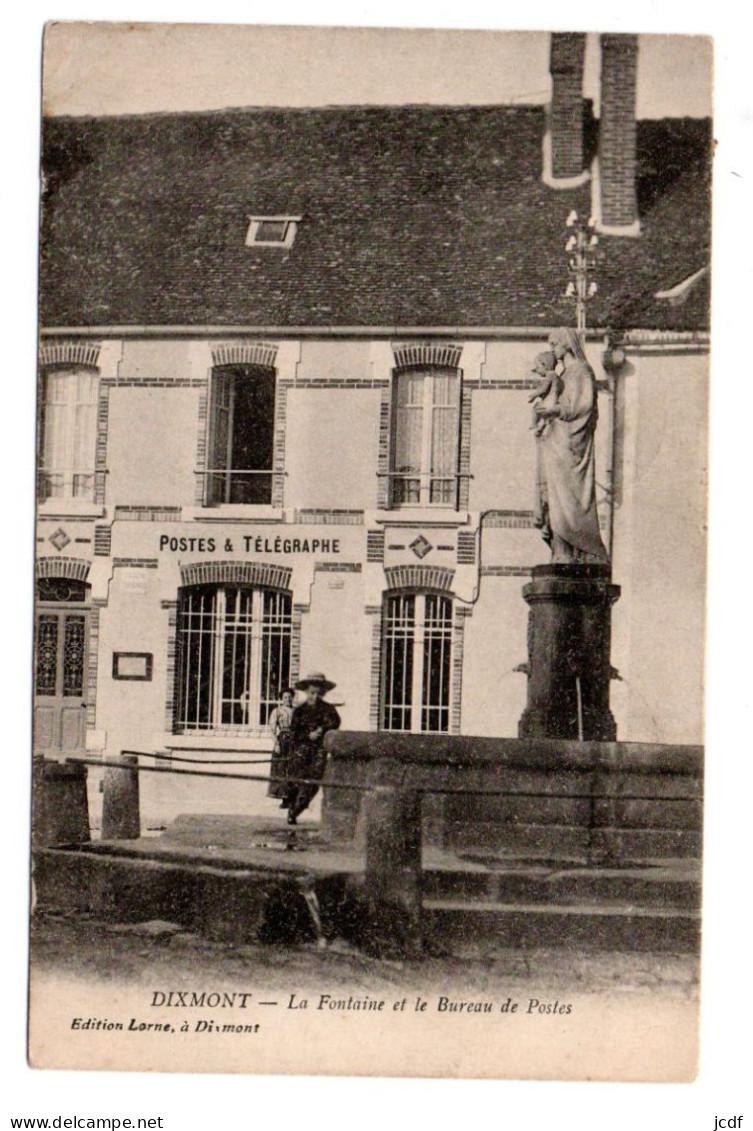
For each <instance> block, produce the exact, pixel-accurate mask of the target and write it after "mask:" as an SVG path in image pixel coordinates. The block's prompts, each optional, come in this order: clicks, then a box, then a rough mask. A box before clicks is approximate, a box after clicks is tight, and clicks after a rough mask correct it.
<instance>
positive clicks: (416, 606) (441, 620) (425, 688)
mask: <svg viewBox="0 0 753 1131" xmlns="http://www.w3.org/2000/svg"><path fill="white" fill-rule="evenodd" d="M451 655H452V601H451V599H450V598H449V597H444V596H441V595H440V594H438V593H400V594H396V595H395V596H393V597H387V598H386V600H385V607H384V627H383V665H382V670H383V685H382V687H383V695H382V727H383V729H384V730H405V731H413V732H424V731H444V732H447V731H448V730H449V727H450V674H451V666H450V664H451Z"/></svg>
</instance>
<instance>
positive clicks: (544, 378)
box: [528, 350, 562, 437]
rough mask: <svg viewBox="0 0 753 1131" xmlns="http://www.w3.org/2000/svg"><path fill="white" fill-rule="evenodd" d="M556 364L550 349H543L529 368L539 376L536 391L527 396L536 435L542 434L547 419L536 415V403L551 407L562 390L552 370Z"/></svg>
mask: <svg viewBox="0 0 753 1131" xmlns="http://www.w3.org/2000/svg"><path fill="white" fill-rule="evenodd" d="M556 364H557V359H556V357H555V356H554V354H553V353H552V351H551V350H545V351H544V352H543V353H539V354H537V355H536V359H535V361H534V363H533V368H532V369H531V372H532V373H535V374H536V375H537V376H538V377H540V378H541V380H540V381H539V384H538V388H537V389H536V392H535V393H534V394H533V396H530V397H529V398H528V402H529V404H533V422H532V424H531V428H532V429H533V431H534V432H535V433H536V436H537V437H539V436H541V435H542V434H543V432H544V431H545V430H546V427H547V424H548V423H549V421H548V420H546V419H545V418H543V417H540V416H538V415H537V413H536V404H540V405H542V406H543V407H544V408H552V407H553V406H554V405H556V404H557V401H558V400H559V395H560V393H561V392H562V381H561V379H560V377H559V376H558V375H557V373H555V370H554V367H555V365H556ZM534 402H535V403H534Z"/></svg>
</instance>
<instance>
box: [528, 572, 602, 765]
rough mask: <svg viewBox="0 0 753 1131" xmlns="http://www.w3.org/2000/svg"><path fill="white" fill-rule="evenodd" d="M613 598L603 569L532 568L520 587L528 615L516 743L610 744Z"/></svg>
mask: <svg viewBox="0 0 753 1131" xmlns="http://www.w3.org/2000/svg"><path fill="white" fill-rule="evenodd" d="M619 595H620V589H619V586H618V585H613V584H612V580H611V570H610V567H609V566H608V565H570V564H567V565H559V564H558V565H555V564H552V565H543V566H535V567H534V570H533V580H532V581H531V582H530V584H528V585H526V586H524V588H523V597H524V599H525V601H526V602H527V604H528V606H529V608H530V612H529V614H528V704H527V706H526V709H525V711H524V712H523V714H522V715H521V718H520V722H519V724H518V735H519V737H520V738H567V739H579V738H580V739H583V740H584V741H592V740H595V741H603V742H613V741H614V740H615V738H616V737H617V727H616V725H615V721H614V719H613V717H612V712H611V711H610V710H609V684H610V680H611V678H612V666H611V662H610V654H609V653H610V644H611V621H612V605H613V604H614V602H615V601H616V600H617V598H618V597H619Z"/></svg>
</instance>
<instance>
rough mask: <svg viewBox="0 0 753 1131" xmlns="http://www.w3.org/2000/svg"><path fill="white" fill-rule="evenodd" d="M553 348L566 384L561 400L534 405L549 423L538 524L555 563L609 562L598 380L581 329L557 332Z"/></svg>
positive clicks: (539, 473)
mask: <svg viewBox="0 0 753 1131" xmlns="http://www.w3.org/2000/svg"><path fill="white" fill-rule="evenodd" d="M549 346H550V349H551V350H552V352H553V354H554V356H555V358H556V361H557V363H558V364H561V367H562V368H561V370H560V373H559V377H560V382H561V384H560V387H559V391H558V396H557V399H556V402H555V403H552V398H550V397H544V398H543V399H541V400H538V401H536V402H534V406H533V407H534V412H535V413H536V415H537V416H538V417H539V419H541V420H542V421H547V422H548V425H547V427H545V428H543V429H542V430H541V432H540V434H539V432H538V430H537V434H536V449H537V454H536V505H535V511H534V523H535V525H536V526H538V527H540V528H541V535H542V537H543V539H544V541H545V542H546V543H547V544H548V545H549V546H551V550H552V561H553V562H569V563H589V562H590V563H595V562H607V561H608V555H607V551H606V549H605V547H604V543H603V542H602V540H601V534H600V533H599V522H598V518H597V515H596V496H595V491H594V432H595V431H596V421H597V418H598V405H597V400H596V379H595V377H594V372H593V370H592V369H591V366H590V365H589V364H588V362H587V361H586V356H585V354H584V352H583V346H582V345H581V342H580V338H579V336H578V334H577V333H576V331H575V330H567V329H561V330H555V331H554V333H553V334H552V335H551V337H550V339H549Z"/></svg>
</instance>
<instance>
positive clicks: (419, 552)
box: [410, 534, 434, 559]
mask: <svg viewBox="0 0 753 1131" xmlns="http://www.w3.org/2000/svg"><path fill="white" fill-rule="evenodd" d="M410 548H411V550H412V551H413V553H414V554H415V555H416V557H417V558H419V559H420V558H425V557H426V555H427V554H428V553H429V551H430V550H433V549H434V547H433V546H432V544H431V542H430V541H429V540H428V538H424V536H423V534H419V536H418V538H414V539H413V541H412V542H411V544H410Z"/></svg>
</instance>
